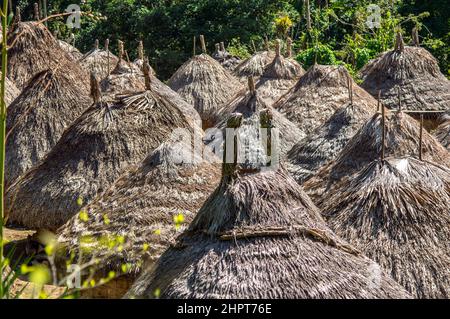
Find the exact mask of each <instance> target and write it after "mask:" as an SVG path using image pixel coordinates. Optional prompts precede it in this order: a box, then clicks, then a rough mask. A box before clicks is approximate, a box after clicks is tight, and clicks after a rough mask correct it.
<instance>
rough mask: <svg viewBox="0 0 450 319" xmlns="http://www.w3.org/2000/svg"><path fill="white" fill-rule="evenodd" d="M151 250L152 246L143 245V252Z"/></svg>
mask: <svg viewBox="0 0 450 319" xmlns="http://www.w3.org/2000/svg"><path fill="white" fill-rule="evenodd" d="M149 248H150V245H149V244H147V243H144V244H143V245H142V250H143V251H148V249H149Z"/></svg>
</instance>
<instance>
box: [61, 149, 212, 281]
mask: <svg viewBox="0 0 450 319" xmlns="http://www.w3.org/2000/svg"><path fill="white" fill-rule="evenodd" d="M194 156H195V157H194ZM219 180H220V167H219V166H218V164H210V163H207V162H206V161H203V159H202V158H201V154H197V153H194V152H193V149H192V147H190V146H188V145H187V144H185V143H181V142H176V143H163V144H162V145H161V146H159V147H158V148H157V149H156V150H155V151H154V152H153V153H152V154H150V155H149V156H148V157H147V158H146V159H145V160H144V161H143V162H141V163H140V164H138V165H136V166H133V167H131V168H130V169H128V170H127V172H126V173H125V174H123V175H122V176H121V177H120V178H119V179H117V181H115V182H114V183H113V184H112V186H111V187H110V188H109V189H108V190H107V191H106V192H104V193H103V194H101V195H100V196H98V197H97V198H95V200H93V201H92V203H91V204H89V205H87V206H86V207H84V208H83V210H84V211H86V213H87V214H88V216H89V220H88V221H82V220H81V219H80V218H79V217H78V216H74V217H73V218H72V219H71V220H70V221H69V222H68V223H67V224H65V225H64V226H63V227H62V228H61V229H60V230H59V231H58V241H59V242H60V243H61V244H62V245H63V246H65V247H67V249H68V252H74V253H77V251H76V250H77V249H78V248H79V247H82V246H83V242H82V241H83V238H86V237H90V238H91V240H90V245H91V246H92V247H91V248H93V249H94V250H95V253H96V258H98V259H100V261H101V262H100V265H101V266H100V268H102V269H103V270H106V273H108V271H109V270H114V271H119V272H120V270H121V266H122V265H123V264H127V265H128V268H129V273H132V274H133V275H135V274H137V273H138V272H139V271H140V269H141V264H142V261H143V260H147V261H148V260H149V259H150V261H155V260H156V259H157V258H159V256H160V255H161V253H162V252H163V251H164V250H165V249H166V248H168V247H169V245H170V244H171V243H173V242H174V239H175V236H177V235H178V234H179V233H180V232H181V231H182V230H184V228H185V225H187V224H188V223H190V222H191V221H192V219H193V217H194V215H195V213H196V212H197V210H198V209H199V208H200V207H201V205H202V204H203V202H204V201H205V200H206V199H207V198H208V196H209V195H210V194H211V193H212V192H213V190H214V188H215V187H216V186H217V185H218V183H219ZM179 214H181V215H183V217H184V224H182V225H179V226H180V227H177V225H176V224H175V222H174V217H176V216H177V215H179ZM105 220H107V221H108V222H107V223H105ZM118 236H122V237H123V238H124V241H123V247H124V248H123V250H121V251H119V252H117V251H111V250H108V249H105V247H102V244H101V243H102V242H103V243H104V242H105V238H110V239H113V238H116V237H118ZM145 246H148V249H144V247H145ZM83 255H84V258H86V259H87V261H88V260H90V258H91V256H90V254H86V253H85V254H83ZM78 261H79V260H78ZM87 261H85V262H87Z"/></svg>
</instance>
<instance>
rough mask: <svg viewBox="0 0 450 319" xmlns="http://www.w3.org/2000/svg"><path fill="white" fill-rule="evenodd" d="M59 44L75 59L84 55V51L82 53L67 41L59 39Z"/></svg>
mask: <svg viewBox="0 0 450 319" xmlns="http://www.w3.org/2000/svg"><path fill="white" fill-rule="evenodd" d="M58 44H59V46H60V47H61V48H62V49H63V50H64V51H66V52H68V53H69V54H70V55H71V56H72V58H73V59H74V60H76V61H78V60H80V59H81V58H82V57H83V53H81V52H80V50H78V49H77V48H75V47H74V46H73V45H71V44H69V43H67V42H66V41H63V40H58Z"/></svg>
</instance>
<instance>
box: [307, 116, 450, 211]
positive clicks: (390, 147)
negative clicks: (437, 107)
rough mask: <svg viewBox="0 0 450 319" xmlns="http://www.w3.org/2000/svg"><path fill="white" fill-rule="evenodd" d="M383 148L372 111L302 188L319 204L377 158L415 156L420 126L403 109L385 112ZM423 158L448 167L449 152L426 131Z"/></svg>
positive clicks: (380, 125) (378, 120)
mask: <svg viewBox="0 0 450 319" xmlns="http://www.w3.org/2000/svg"><path fill="white" fill-rule="evenodd" d="M384 127H385V132H386V133H385V139H384V140H385V142H384V147H383V117H382V114H379V113H378V114H375V115H374V116H373V117H372V118H371V119H370V120H369V121H368V122H367V123H366V124H364V126H363V127H362V128H361V129H360V130H359V131H358V132H357V133H356V134H355V136H354V137H353V138H352V139H351V140H350V141H349V142H348V143H347V145H346V146H345V147H344V149H343V150H342V152H341V153H339V155H338V156H337V158H336V159H335V160H333V161H331V162H330V163H328V164H327V165H325V166H324V167H323V168H322V169H320V170H319V172H318V173H317V174H316V175H314V176H313V177H312V178H311V179H310V180H308V181H307V182H306V183H305V184H304V187H305V190H306V191H307V193H308V194H309V195H310V196H311V197H312V198H313V199H314V200H315V203H316V204H317V205H318V206H319V207H323V206H324V205H325V204H326V203H327V202H328V201H329V197H328V193H330V192H331V191H332V189H334V188H340V187H339V182H340V181H341V180H342V179H343V178H345V177H348V176H352V175H353V174H356V173H357V172H359V171H360V170H361V169H362V168H363V167H365V166H367V165H368V164H369V163H371V162H372V161H374V160H376V159H377V158H380V157H382V153H383V152H384V156H385V157H388V156H405V155H418V154H419V145H420V138H419V136H420V125H419V123H418V122H417V121H416V120H414V119H413V118H411V117H410V116H409V115H407V114H404V113H403V112H397V111H392V112H388V113H387V115H386V119H385V125H384ZM422 156H423V159H425V160H429V161H432V162H435V163H441V164H442V165H445V166H447V167H450V156H449V152H448V151H447V150H446V149H445V148H444V147H443V146H442V145H441V144H440V143H439V142H438V141H437V140H436V138H435V137H433V136H432V135H431V134H429V133H428V132H426V131H424V132H423V137H422Z"/></svg>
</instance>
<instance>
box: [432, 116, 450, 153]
mask: <svg viewBox="0 0 450 319" xmlns="http://www.w3.org/2000/svg"><path fill="white" fill-rule="evenodd" d="M435 136H436V138H437V139H438V141H439V142H441V144H442V145H444V147H446V148H447V150H448V151H450V118H447V120H446V121H444V123H442V124H441V125H439V127H438V129H437V130H436V132H435Z"/></svg>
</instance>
